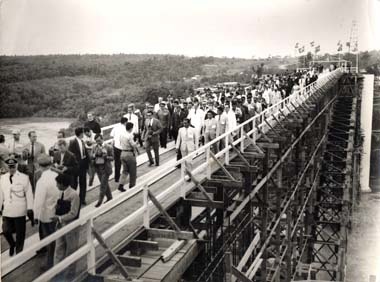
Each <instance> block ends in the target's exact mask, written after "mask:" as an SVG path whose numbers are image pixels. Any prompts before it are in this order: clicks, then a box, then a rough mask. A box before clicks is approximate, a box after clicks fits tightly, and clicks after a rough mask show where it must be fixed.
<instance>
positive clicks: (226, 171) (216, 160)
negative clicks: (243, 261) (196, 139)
mask: <svg viewBox="0 0 380 282" xmlns="http://www.w3.org/2000/svg"><path fill="white" fill-rule="evenodd" d="M210 156H211V157H212V158H213V159H214V161H215V162H216V163H217V164H218V166H219V167H220V168H221V169H222V170H223V172H224V173H225V174H226V175H227V176H228V177H229V178H230V179H231V180H234V181H236V179H235V177H233V176H232V174H231V173H230V172H229V171H228V170H227V169H226V168H225V167H224V166H223V165H222V163H221V162H220V161H219V160H218V158H217V157H215V155H214V153H213V152H211V151H210Z"/></svg>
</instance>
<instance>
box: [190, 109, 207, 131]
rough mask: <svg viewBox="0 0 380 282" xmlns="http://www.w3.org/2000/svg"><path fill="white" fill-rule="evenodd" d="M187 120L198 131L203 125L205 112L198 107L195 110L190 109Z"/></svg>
mask: <svg viewBox="0 0 380 282" xmlns="http://www.w3.org/2000/svg"><path fill="white" fill-rule="evenodd" d="M187 118H188V119H190V123H191V125H192V126H194V128H196V129H198V130H200V129H201V128H202V126H203V123H204V119H205V112H204V111H203V110H202V109H201V108H199V107H198V109H196V110H195V108H192V109H191V110H190V111H189V114H188V116H187Z"/></svg>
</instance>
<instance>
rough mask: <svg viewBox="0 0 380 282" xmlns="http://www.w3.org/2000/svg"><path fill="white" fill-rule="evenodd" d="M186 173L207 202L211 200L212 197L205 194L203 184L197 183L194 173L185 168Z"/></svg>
mask: <svg viewBox="0 0 380 282" xmlns="http://www.w3.org/2000/svg"><path fill="white" fill-rule="evenodd" d="M186 173H187V174H188V175H189V176H190V179H191V181H193V183H194V184H195V185H196V186H197V187H198V189H199V190H201V192H202V193H203V195H204V196H205V197H206V199H207V200H208V201H209V202H212V199H211V198H210V196H209V195H208V194H207V192H206V190H205V189H204V188H203V186H202V185H201V184H200V183H199V181H198V180H196V179H195V177H194V175H193V174H192V173H191V171H189V170H187V169H186Z"/></svg>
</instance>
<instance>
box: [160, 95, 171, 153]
mask: <svg viewBox="0 0 380 282" xmlns="http://www.w3.org/2000/svg"><path fill="white" fill-rule="evenodd" d="M157 118H158V120H159V121H160V123H161V125H162V130H161V133H160V145H161V148H166V144H167V142H168V129H169V128H170V112H169V110H168V109H167V108H166V104H165V102H161V103H160V109H159V110H158V111H157Z"/></svg>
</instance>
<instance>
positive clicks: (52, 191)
mask: <svg viewBox="0 0 380 282" xmlns="http://www.w3.org/2000/svg"><path fill="white" fill-rule="evenodd" d="M57 175H58V174H57V173H55V172H54V171H51V170H46V171H44V172H43V173H42V174H41V177H40V179H38V181H37V184H36V194H35V199H34V206H33V211H34V218H36V219H38V220H39V221H41V222H44V223H48V222H51V218H52V217H53V216H55V208H56V205H57V200H58V199H59V197H60V195H61V193H60V191H59V190H58V188H57V186H56V182H55V178H56V177H57Z"/></svg>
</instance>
